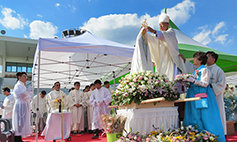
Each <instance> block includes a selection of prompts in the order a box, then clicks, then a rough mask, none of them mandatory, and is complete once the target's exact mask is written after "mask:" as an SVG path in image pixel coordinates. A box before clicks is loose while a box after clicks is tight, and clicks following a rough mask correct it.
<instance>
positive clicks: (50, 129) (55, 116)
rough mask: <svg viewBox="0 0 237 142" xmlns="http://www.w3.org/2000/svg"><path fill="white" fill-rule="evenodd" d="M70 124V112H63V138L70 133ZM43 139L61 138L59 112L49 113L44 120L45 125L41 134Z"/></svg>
mask: <svg viewBox="0 0 237 142" xmlns="http://www.w3.org/2000/svg"><path fill="white" fill-rule="evenodd" d="M71 125H72V114H71V113H70V112H66V113H63V139H66V138H68V137H69V135H70V131H71ZM41 135H42V136H45V137H44V140H45V141H50V140H58V139H61V138H62V136H61V113H50V114H49V115H48V117H47V120H46V126H45V128H44V130H43V132H42V134H41Z"/></svg>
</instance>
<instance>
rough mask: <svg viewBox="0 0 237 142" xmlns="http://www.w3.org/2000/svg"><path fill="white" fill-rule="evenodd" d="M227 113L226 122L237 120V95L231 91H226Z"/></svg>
mask: <svg viewBox="0 0 237 142" xmlns="http://www.w3.org/2000/svg"><path fill="white" fill-rule="evenodd" d="M224 102H225V113H226V120H232V121H233V120H236V118H235V117H236V116H235V114H236V113H237V107H236V106H237V103H236V102H237V94H234V92H232V91H231V90H225V91H224Z"/></svg>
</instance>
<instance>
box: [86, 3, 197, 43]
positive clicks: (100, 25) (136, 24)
mask: <svg viewBox="0 0 237 142" xmlns="http://www.w3.org/2000/svg"><path fill="white" fill-rule="evenodd" d="M194 11H195V3H194V2H191V1H190V0H184V1H183V2H182V3H179V4H177V5H176V6H174V7H172V8H168V11H167V12H168V14H169V15H170V16H171V17H172V19H174V20H175V23H178V24H183V23H184V22H186V21H187V20H188V19H189V18H190V13H194ZM162 12H163V11H162ZM176 13H178V14H176ZM158 14H160V13H157V15H156V16H153V17H151V16H150V15H149V14H144V15H142V16H140V17H138V15H137V14H136V13H134V14H131V13H127V14H110V15H104V16H101V17H98V18H95V17H92V18H90V19H89V20H88V21H87V22H85V23H84V25H83V27H82V29H86V30H88V31H90V32H91V33H93V34H95V35H97V36H99V37H102V38H105V39H109V40H112V41H116V42H120V43H123V44H128V45H132V46H133V45H134V44H135V40H136V36H137V34H138V32H139V30H140V27H141V23H142V22H143V21H144V20H145V19H147V23H148V25H149V26H151V27H152V28H154V29H158V28H159V27H158V26H159V24H158V19H159V15H158ZM181 21H182V22H181Z"/></svg>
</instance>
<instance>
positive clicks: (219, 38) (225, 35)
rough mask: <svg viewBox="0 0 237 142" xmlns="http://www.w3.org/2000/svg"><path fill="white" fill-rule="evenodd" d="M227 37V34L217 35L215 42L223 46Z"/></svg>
mask: <svg viewBox="0 0 237 142" xmlns="http://www.w3.org/2000/svg"><path fill="white" fill-rule="evenodd" d="M227 36H228V34H224V35H219V36H217V37H216V39H215V42H220V43H221V44H222V45H224V44H225V41H226V37H227Z"/></svg>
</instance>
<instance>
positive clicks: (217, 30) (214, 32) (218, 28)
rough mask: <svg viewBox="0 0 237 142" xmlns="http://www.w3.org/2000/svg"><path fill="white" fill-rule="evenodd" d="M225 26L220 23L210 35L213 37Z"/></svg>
mask: <svg viewBox="0 0 237 142" xmlns="http://www.w3.org/2000/svg"><path fill="white" fill-rule="evenodd" d="M224 26H225V22H223V21H222V22H220V23H218V24H217V25H216V27H215V28H214V30H213V31H212V35H213V36H215V35H217V34H218V32H219V30H220V29H221V28H222V27H224Z"/></svg>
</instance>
